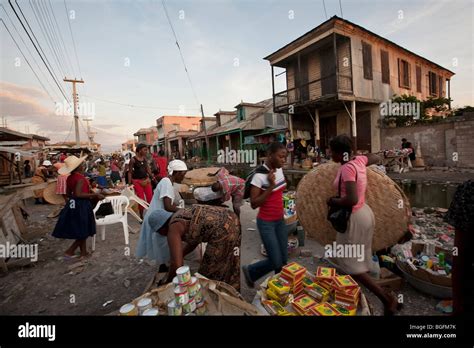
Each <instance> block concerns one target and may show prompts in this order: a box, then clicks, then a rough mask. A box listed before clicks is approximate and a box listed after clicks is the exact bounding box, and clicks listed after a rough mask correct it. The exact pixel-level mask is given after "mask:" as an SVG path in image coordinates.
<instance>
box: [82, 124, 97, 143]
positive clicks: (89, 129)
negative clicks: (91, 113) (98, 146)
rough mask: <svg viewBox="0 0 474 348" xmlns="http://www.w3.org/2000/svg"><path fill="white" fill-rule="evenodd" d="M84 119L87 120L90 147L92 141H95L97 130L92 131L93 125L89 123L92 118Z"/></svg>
mask: <svg viewBox="0 0 474 348" xmlns="http://www.w3.org/2000/svg"><path fill="white" fill-rule="evenodd" d="M83 120H84V121H86V127H87V138H88V141H89V147H90V146H91V145H92V143H94V134H95V132H92V131H91V126H90V124H89V122H91V121H92V118H84V119H83Z"/></svg>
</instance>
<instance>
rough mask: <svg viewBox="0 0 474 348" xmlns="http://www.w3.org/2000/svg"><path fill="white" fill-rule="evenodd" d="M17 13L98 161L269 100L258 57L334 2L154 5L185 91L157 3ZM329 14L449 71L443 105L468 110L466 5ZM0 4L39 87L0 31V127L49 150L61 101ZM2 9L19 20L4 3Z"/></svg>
mask: <svg viewBox="0 0 474 348" xmlns="http://www.w3.org/2000/svg"><path fill="white" fill-rule="evenodd" d="M17 2H18V4H19V6H20V8H21V10H22V11H23V13H24V15H25V17H26V19H27V20H28V23H29V24H30V26H31V28H32V30H33V32H34V33H35V36H36V37H37V39H38V41H39V43H40V45H41V47H42V49H43V51H44V52H45V55H46V57H47V58H48V60H49V61H50V62H51V64H52V66H53V70H54V71H55V74H56V75H57V76H58V80H59V83H60V85H61V86H62V87H63V88H64V90H65V94H66V97H67V98H68V99H69V100H71V94H72V90H71V83H65V82H63V81H62V78H63V74H62V73H64V74H65V75H67V77H68V78H77V79H80V78H82V79H83V80H84V84H77V86H78V94H79V102H80V103H82V104H80V105H81V106H82V109H81V119H83V118H84V117H88V118H93V121H92V122H91V123H90V124H91V126H92V130H93V131H94V132H96V135H95V140H96V141H97V142H99V143H101V144H102V146H103V149H104V150H105V151H113V150H116V149H119V148H120V144H121V143H123V142H124V141H125V140H127V139H131V138H133V133H134V132H136V131H137V130H138V129H139V128H144V127H150V126H153V125H156V119H157V118H158V117H160V116H161V115H200V110H199V105H200V104H202V105H203V108H204V113H205V115H206V116H208V115H213V114H214V113H216V112H217V111H218V110H233V109H234V106H235V105H237V104H238V103H239V102H240V101H241V100H243V101H246V102H258V101H261V100H264V99H267V98H270V97H271V93H272V85H271V71H270V65H269V63H268V61H266V60H263V57H265V56H267V55H268V54H270V53H272V52H274V51H276V50H277V49H279V48H281V47H282V46H284V45H286V44H287V43H289V42H290V41H292V40H294V39H296V38H297V37H299V36H301V35H302V34H304V33H306V32H307V31H309V30H311V29H312V28H314V27H316V26H317V25H319V24H320V23H322V22H323V21H325V20H326V18H330V17H331V16H333V15H338V16H341V8H340V6H339V1H337V0H325V1H324V2H323V1H322V0H312V1H308V0H286V1H285V0H275V1H274V0H258V1H257V0H254V1H249V0H234V1H227V0H202V1H198V0H187V1H182V0H174V1H171V0H166V1H165V2H164V3H165V6H166V9H167V11H168V15H169V18H170V21H171V23H172V25H173V28H174V31H175V33H176V35H177V38H178V42H179V46H180V48H181V52H182V55H183V59H184V61H185V64H186V67H187V70H188V73H189V79H190V81H191V83H190V81H189V80H188V76H187V74H186V72H185V70H184V66H183V62H182V60H181V56H180V52H179V50H178V48H177V45H176V43H175V38H174V36H173V32H172V30H171V27H170V25H169V23H168V20H167V17H166V14H165V11H164V7H163V2H162V1H161V0H160V1H157V0H143V1H140V0H137V1H131V0H114V1H103V0H94V1H90V0H75V1H73V0H66V1H65V2H64V0H17ZM65 3H66V5H67V8H68V12H66V9H65V6H64V4H65ZM340 3H341V6H342V17H343V18H345V19H348V20H350V21H352V22H354V23H356V24H359V25H361V26H363V27H365V28H366V29H368V30H370V31H373V32H375V33H377V34H379V35H381V36H384V37H385V38H387V39H389V40H391V41H393V42H395V43H397V44H399V45H401V46H402V47H405V48H407V49H408V50H410V51H412V52H415V53H417V54H419V55H421V56H423V57H425V58H427V59H430V60H432V61H434V62H436V63H438V64H439V65H441V66H443V67H445V68H447V69H449V70H451V71H453V72H455V73H456V75H455V76H454V77H453V78H452V80H451V97H452V99H453V100H454V101H453V105H454V106H464V105H474V97H473V91H474V85H473V84H474V74H473V71H474V59H473V58H474V57H473V56H474V46H473V45H474V41H473V32H474V31H473V18H474V6H473V2H472V1H471V0H452V1H424V0H408V1H405V0H400V1H390V0H385V1H382V0H341V2H340ZM1 4H2V6H3V8H0V18H2V19H3V21H4V22H5V24H6V25H7V27H8V28H9V30H10V32H11V33H12V35H13V37H14V38H15V40H16V41H17V42H18V44H19V46H20V48H21V49H22V51H23V53H24V54H25V56H26V58H27V59H28V61H29V62H30V64H31V65H32V67H33V69H34V70H35V72H36V74H37V75H38V76H39V78H40V80H41V81H42V83H43V85H44V87H45V88H43V87H42V86H41V84H40V82H38V79H37V78H36V77H35V75H34V73H33V72H32V70H31V69H30V67H29V66H28V64H27V63H26V62H25V60H24V59H23V57H22V55H21V53H20V51H19V50H18V48H17V47H16V46H15V43H14V42H13V40H12V39H11V37H10V35H9V34H8V32H7V30H6V29H5V27H4V25H3V24H2V23H0V38H1V46H0V49H1V52H0V116H1V117H2V118H5V119H6V122H7V125H8V127H10V128H13V129H16V130H18V131H22V132H25V131H28V132H29V133H37V134H41V135H45V136H48V137H50V138H51V140H52V141H64V140H67V141H73V140H74V128H72V124H73V123H72V122H73V121H72V120H73V118H72V116H71V114H70V113H69V114H68V113H67V112H63V111H64V110H66V109H67V104H65V98H64V96H62V95H61V93H60V91H59V89H58V87H57V86H56V85H55V84H54V82H53V80H52V79H51V77H49V75H48V72H47V70H46V68H45V67H44V65H43V63H42V62H41V60H40V58H39V56H38V54H37V53H36V51H35V49H34V47H33V46H32V45H31V43H30V42H29V39H28V37H27V36H26V34H25V32H24V31H23V29H22V27H21V24H20V23H19V21H18V19H17V18H16V16H15V14H14V12H13V10H12V9H11V7H10V5H9V2H8V1H7V0H1ZM12 4H13V5H14V7H15V9H16V10H17V12H18V14H19V16H20V17H21V14H20V12H19V10H18V7H16V5H15V2H14V0H12ZM324 5H325V7H326V13H325V11H324ZM47 9H49V11H53V12H54V17H53V16H52V15H51V12H48V13H49V14H50V15H49V17H47V16H46V13H47V12H46V10H47ZM326 14H327V17H326ZM35 15H36V17H38V19H39V23H41V24H43V21H42V19H44V23H45V26H46V29H48V28H49V30H46V31H44V32H43V31H42V30H41V29H42V27H41V26H40V25H39V23H38V21H37V19H36V17H35ZM68 16H69V21H68ZM48 18H49V19H50V21H48ZM10 19H11V21H12V22H13V24H12V22H11V21H10ZM54 20H56V22H57V28H58V32H54V33H56V35H54V33H53V30H52V29H53V27H55V23H54ZM48 24H49V26H48ZM69 24H70V26H71V30H72V34H73V35H72V36H71V33H70V30H69ZM14 27H16V29H17V30H18V32H17V31H15V29H14ZM44 33H45V34H46V38H45V37H44V36H43V34H44ZM49 36H50V38H51V39H50V40H51V43H52V46H53V48H54V49H53V51H51V50H50V47H49V41H48V37H49ZM72 37H73V38H74V43H75V49H74V43H73V39H72ZM22 39H23V40H24V42H25V43H26V44H27V47H28V49H29V51H28V49H27V47H25V45H24V43H23V42H22ZM62 42H64V45H63V44H62ZM75 51H76V52H77V59H76V54H75ZM55 53H56V55H57V59H56V56H55ZM56 60H57V61H58V62H56ZM35 61H36V62H37V63H38V65H39V67H38V65H36V64H35ZM280 83H281V81H277V84H278V85H279V84H280ZM191 86H192V87H191ZM45 89H46V91H45ZM48 93H49V95H50V96H51V98H50V96H49V95H48ZM53 101H54V102H53ZM0 125H1V124H0ZM85 128H86V127H85V122H83V121H81V124H80V136H81V140H86V139H85V138H86V137H85Z"/></svg>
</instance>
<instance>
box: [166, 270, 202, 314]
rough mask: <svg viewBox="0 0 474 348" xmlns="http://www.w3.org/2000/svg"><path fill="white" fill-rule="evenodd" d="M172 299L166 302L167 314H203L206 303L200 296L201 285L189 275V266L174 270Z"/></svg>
mask: <svg viewBox="0 0 474 348" xmlns="http://www.w3.org/2000/svg"><path fill="white" fill-rule="evenodd" d="M173 284H174V285H175V288H174V300H172V301H171V302H169V303H168V315H172V316H177V315H204V314H205V313H206V304H205V301H204V298H203V296H202V291H201V285H200V284H199V281H198V279H197V278H196V277H192V276H191V272H190V270H189V266H183V267H180V268H178V269H177V270H176V277H174V279H173Z"/></svg>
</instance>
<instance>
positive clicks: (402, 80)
mask: <svg viewBox="0 0 474 348" xmlns="http://www.w3.org/2000/svg"><path fill="white" fill-rule="evenodd" d="M398 85H399V86H400V87H402V88H410V64H409V63H408V62H407V61H406V60H403V59H400V58H399V59H398Z"/></svg>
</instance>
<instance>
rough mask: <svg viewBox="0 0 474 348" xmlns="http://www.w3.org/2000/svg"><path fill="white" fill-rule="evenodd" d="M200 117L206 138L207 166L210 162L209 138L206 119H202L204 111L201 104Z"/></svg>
mask: <svg viewBox="0 0 474 348" xmlns="http://www.w3.org/2000/svg"><path fill="white" fill-rule="evenodd" d="M201 117H202V128H203V130H204V137H205V138H206V153H207V164H209V162H210V160H211V158H210V154H209V138H208V137H207V129H206V119H205V117H204V109H203V108H202V104H201Z"/></svg>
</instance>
